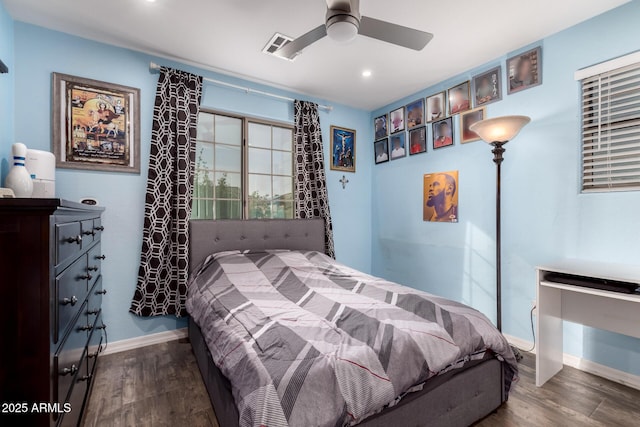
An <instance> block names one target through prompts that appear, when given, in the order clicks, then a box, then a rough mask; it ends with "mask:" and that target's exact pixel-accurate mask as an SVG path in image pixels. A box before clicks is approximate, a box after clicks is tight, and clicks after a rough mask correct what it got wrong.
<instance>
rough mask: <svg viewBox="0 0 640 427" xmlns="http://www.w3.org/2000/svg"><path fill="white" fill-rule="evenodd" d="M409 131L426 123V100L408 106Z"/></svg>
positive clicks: (419, 100)
mask: <svg viewBox="0 0 640 427" xmlns="http://www.w3.org/2000/svg"><path fill="white" fill-rule="evenodd" d="M406 109H407V129H413V128H415V127H418V126H420V125H422V124H423V123H424V98H420V99H418V100H417V101H413V102H412V103H411V104H407V106H406Z"/></svg>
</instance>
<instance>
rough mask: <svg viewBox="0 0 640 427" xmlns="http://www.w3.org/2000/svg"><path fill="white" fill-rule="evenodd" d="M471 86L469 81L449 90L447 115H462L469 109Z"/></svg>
mask: <svg viewBox="0 0 640 427" xmlns="http://www.w3.org/2000/svg"><path fill="white" fill-rule="evenodd" d="M470 86H471V84H470V82H469V80H467V81H466V82H464V83H460V84H459V85H456V86H454V87H452V88H451V89H449V93H448V95H449V96H448V98H449V115H450V116H453V115H454V114H459V113H462V112H463V111H467V110H470V109H471V101H470V100H471V87H470Z"/></svg>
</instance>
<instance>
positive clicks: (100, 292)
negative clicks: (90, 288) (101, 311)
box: [96, 289, 107, 295]
mask: <svg viewBox="0 0 640 427" xmlns="http://www.w3.org/2000/svg"><path fill="white" fill-rule="evenodd" d="M106 294H107V290H106V289H103V290H101V291H96V295H106Z"/></svg>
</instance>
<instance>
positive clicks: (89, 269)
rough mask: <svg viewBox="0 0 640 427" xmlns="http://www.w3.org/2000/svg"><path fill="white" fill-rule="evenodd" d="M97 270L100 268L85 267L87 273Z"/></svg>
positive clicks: (95, 266)
mask: <svg viewBox="0 0 640 427" xmlns="http://www.w3.org/2000/svg"><path fill="white" fill-rule="evenodd" d="M98 269H100V267H98V266H97V265H94V266H93V267H87V271H98Z"/></svg>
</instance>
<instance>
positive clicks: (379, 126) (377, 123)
mask: <svg viewBox="0 0 640 427" xmlns="http://www.w3.org/2000/svg"><path fill="white" fill-rule="evenodd" d="M373 131H374V134H375V136H376V141H377V140H379V139H382V138H386V137H387V136H388V135H389V119H388V117H387V115H386V114H383V115H382V116H380V117H376V118H375V119H374V120H373Z"/></svg>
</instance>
